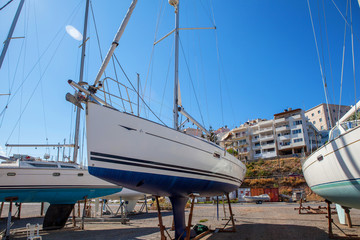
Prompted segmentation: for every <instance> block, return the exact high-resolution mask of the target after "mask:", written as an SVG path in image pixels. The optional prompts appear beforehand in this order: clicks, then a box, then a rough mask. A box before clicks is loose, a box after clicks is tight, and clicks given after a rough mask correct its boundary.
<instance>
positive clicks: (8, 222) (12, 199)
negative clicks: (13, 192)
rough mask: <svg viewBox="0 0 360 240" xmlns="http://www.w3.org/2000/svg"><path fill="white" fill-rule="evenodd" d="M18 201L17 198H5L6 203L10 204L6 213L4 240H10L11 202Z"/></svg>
mask: <svg viewBox="0 0 360 240" xmlns="http://www.w3.org/2000/svg"><path fill="white" fill-rule="evenodd" d="M18 199H19V198H18V197H7V198H5V201H6V202H10V205H9V213H8V218H7V223H6V232H5V237H4V239H6V240H7V239H10V228H11V226H12V223H11V211H12V203H13V201H16V200H18Z"/></svg>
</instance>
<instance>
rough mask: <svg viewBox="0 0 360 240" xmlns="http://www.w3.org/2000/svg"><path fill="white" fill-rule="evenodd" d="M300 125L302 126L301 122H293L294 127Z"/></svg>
mask: <svg viewBox="0 0 360 240" xmlns="http://www.w3.org/2000/svg"><path fill="white" fill-rule="evenodd" d="M301 124H302V120H297V121H294V126H296V125H301Z"/></svg>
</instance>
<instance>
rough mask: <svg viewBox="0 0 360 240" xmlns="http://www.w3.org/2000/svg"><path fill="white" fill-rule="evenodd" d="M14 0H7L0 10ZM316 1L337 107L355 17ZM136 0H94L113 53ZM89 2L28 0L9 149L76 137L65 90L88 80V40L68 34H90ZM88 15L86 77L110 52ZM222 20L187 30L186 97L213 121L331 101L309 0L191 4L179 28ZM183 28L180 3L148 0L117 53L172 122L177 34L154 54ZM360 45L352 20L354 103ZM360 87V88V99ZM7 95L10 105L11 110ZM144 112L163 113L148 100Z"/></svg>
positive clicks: (350, 92) (7, 129)
mask: <svg viewBox="0 0 360 240" xmlns="http://www.w3.org/2000/svg"><path fill="white" fill-rule="evenodd" d="M7 2H8V1H7V0H0V6H3V5H4V4H5V3H7ZM309 2H310V7H311V10H312V17H313V21H314V26H315V33H316V37H317V41H318V47H319V53H320V57H321V61H322V66H323V69H324V72H325V76H326V81H327V85H328V90H329V96H330V97H329V99H330V103H336V104H338V103H339V95H340V80H341V63H342V51H343V39H344V28H345V22H344V20H343V18H342V17H341V15H340V13H339V12H338V10H337V9H336V7H335V5H334V3H335V4H336V5H337V7H338V8H339V10H340V11H341V12H342V14H343V16H344V17H346V16H347V18H348V19H349V14H350V13H349V12H348V13H347V14H346V3H347V1H345V0H333V1H332V0H327V1H325V0H324V1H323V0H310V1H309ZM18 3H19V0H14V1H13V2H11V3H10V4H9V5H8V6H7V7H5V8H4V9H3V10H1V11H0V23H1V28H0V40H1V41H2V42H3V41H4V40H5V39H6V36H7V33H8V30H9V28H10V24H11V21H12V19H13V16H14V14H15V11H16V8H17V6H18ZM130 3H131V1H130V0H122V1H115V0H113V1H110V0H107V1H104V0H103V1H100V0H92V5H93V8H94V9H93V10H94V15H95V19H96V26H97V29H98V33H99V39H100V47H101V51H102V55H103V56H104V55H105V53H106V52H107V51H108V49H109V46H110V44H111V42H112V40H113V38H114V35H115V33H116V31H117V29H118V27H119V26H120V23H121V21H122V19H123V17H124V15H125V13H126V11H127V8H128V6H129V5H130ZM84 7H85V0H62V1H49V0H27V1H25V5H24V7H23V11H22V13H21V16H20V19H19V21H18V25H17V27H16V30H15V33H14V37H25V38H24V39H14V40H12V41H11V43H10V47H9V50H8V53H7V55H6V58H5V61H4V64H3V66H2V68H1V69H0V81H1V88H0V94H2V93H9V92H11V94H12V95H11V96H10V97H8V96H0V113H1V115H0V124H1V125H0V147H1V149H0V151H6V152H7V153H9V151H10V149H6V148H5V146H4V145H5V143H42V144H44V143H46V138H48V142H49V143H57V142H62V141H63V140H64V138H66V139H67V140H66V141H67V142H68V141H69V138H70V135H71V133H70V132H71V131H72V130H73V125H74V124H73V121H74V110H73V106H72V105H71V104H70V103H68V102H66V101H65V94H66V93H67V92H71V93H73V92H74V90H73V89H72V88H71V87H70V86H69V85H68V84H67V80H68V79H72V80H75V81H78V78H79V63H80V52H81V49H80V48H79V45H80V44H81V43H80V42H79V41H76V40H75V39H73V38H71V37H70V36H69V35H68V34H67V33H66V31H65V26H66V25H72V26H74V27H75V28H77V29H78V30H79V31H80V32H83V17H84ZM351 7H352V17H353V31H354V54H355V56H354V58H355V70H356V71H355V78H356V81H357V82H359V76H360V75H359V74H358V70H357V69H358V68H357V66H359V38H360V9H359V7H358V5H357V1H354V0H353V1H352V3H351ZM324 13H325V15H326V24H325V20H324ZM89 16H90V17H89V28H88V29H89V30H88V34H89V37H90V39H89V41H88V42H87V54H86V64H85V79H84V81H86V82H89V83H93V82H94V78H95V76H96V73H97V72H98V70H99V67H100V64H101V59H100V55H99V49H98V44H97V38H96V33H95V29H94V21H93V18H92V14H91V12H90V15H89ZM158 19H159V24H158V31H156V29H157V28H156V27H157V22H158ZM214 21H215V25H216V31H215V30H183V31H181V33H180V39H181V48H180V86H181V95H182V103H183V106H184V108H185V110H186V111H187V112H189V113H190V114H192V115H194V117H195V118H196V119H197V120H198V121H199V122H200V123H204V125H205V126H206V128H209V126H212V127H213V128H214V129H217V128H219V127H221V126H224V125H227V126H229V127H230V128H234V127H235V126H239V125H240V124H242V123H244V122H246V121H247V120H249V119H254V118H264V119H271V118H273V114H275V113H279V112H282V111H283V110H284V109H286V108H293V109H294V108H302V109H305V110H307V109H310V108H312V107H314V106H316V105H318V104H320V103H323V102H325V95H324V90H323V83H322V78H321V73H320V67H319V62H318V56H317V52H316V47H315V42H314V36H313V30H312V25H311V20H310V15H309V10H308V4H307V1H306V0H296V1H289V0H278V1H270V0H253V1H245V0H236V1H235V0H226V1H224V0H221V1H220V0H212V1H209V0H197V1H194V0H181V1H180V27H212V26H213V25H214ZM348 22H349V23H350V20H348ZM173 27H174V10H173V7H171V6H170V5H169V4H168V3H167V1H166V0H153V1H150V0H139V1H138V4H137V7H136V8H135V10H134V13H133V15H132V17H131V19H130V21H129V24H128V26H127V28H126V30H125V33H124V35H123V37H122V39H121V40H120V42H119V47H118V48H117V50H116V52H115V53H116V56H117V58H118V59H119V61H120V63H121V65H122V67H123V68H124V70H125V72H126V74H127V75H128V76H129V78H130V79H131V81H132V82H133V84H134V85H135V86H136V73H139V74H140V78H141V86H142V89H143V90H144V89H145V86H146V89H145V92H144V96H145V99H146V101H147V102H148V104H149V105H150V106H151V108H152V109H153V110H154V112H155V113H156V114H157V115H158V116H160V118H161V119H162V121H164V122H165V123H166V124H167V125H169V126H172V94H173V75H174V71H173V65H174V61H173V60H170V59H172V58H173V53H172V49H173V45H174V44H173V43H174V41H173V36H170V37H168V38H167V39H165V40H164V41H162V42H160V43H159V44H158V45H156V46H155V47H154V51H153V54H152V50H153V42H154V39H155V33H157V34H156V39H159V38H160V37H162V36H164V35H165V34H167V33H168V32H170V31H171V30H172V29H173ZM329 50H330V51H329ZM351 52H352V48H351V35H350V28H349V27H347V34H346V45H345V62H344V63H345V64H344V79H343V88H342V99H341V103H342V104H344V105H351V104H354V102H355V88H354V80H353V71H352V54H351ZM151 56H153V57H151ZM39 59H40V60H39ZM150 60H151V62H150ZM330 61H331V64H330ZM110 65H111V67H109V68H108V70H107V76H111V77H115V73H114V70H113V68H112V62H111V64H110ZM149 66H150V67H149ZM116 71H117V74H118V77H119V79H120V81H122V82H124V83H125V84H127V85H129V84H128V83H127V80H126V79H125V77H124V75H123V74H122V73H121V72H120V71H121V70H120V69H119V68H117V70H116ZM194 92H195V93H196V94H194ZM359 92H360V91H359V90H356V94H357V99H358V98H359ZM29 99H30V100H29ZM132 100H133V101H136V99H132ZM8 101H9V104H8V108H7V109H6V111H3V110H4V108H5V106H6V105H7V103H8ZM133 107H134V109H136V106H133ZM199 109H200V111H199ZM127 110H129V107H128V106H127ZM141 114H142V116H145V117H149V118H151V119H154V117H153V116H151V115H149V113H148V112H147V111H146V112H144V110H143V108H142V112H141ZM83 119H84V117H82V121H83ZM33 151H35V150H34V149H28V150H26V152H27V153H32V152H33ZM48 151H49V150H48ZM51 151H52V153H54V151H55V150H53V149H52V150H51ZM21 152H22V153H25V150H24V149H12V151H11V154H12V153H21Z"/></svg>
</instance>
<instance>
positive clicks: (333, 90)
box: [322, 0, 336, 103]
mask: <svg viewBox="0 0 360 240" xmlns="http://www.w3.org/2000/svg"><path fill="white" fill-rule="evenodd" d="M322 8H323V15H324V23H325V34H326V42H327V47H328V49H327V50H328V56H329V67H330V78H331V84H332V92H333V96H334V103H335V102H336V99H335V89H334V86H335V85H334V77H333V70H332V63H331V54H330V43H329V35H328V28H327V21H326V14H325V4H324V0H322ZM324 64H325V63H324Z"/></svg>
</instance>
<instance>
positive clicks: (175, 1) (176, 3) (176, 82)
mask: <svg viewBox="0 0 360 240" xmlns="http://www.w3.org/2000/svg"><path fill="white" fill-rule="evenodd" d="M169 4H170V5H172V6H173V7H174V8H175V77H174V110H173V111H174V129H175V130H179V114H178V106H179V104H178V102H179V95H178V94H179V90H178V88H179V1H178V0H169Z"/></svg>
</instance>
